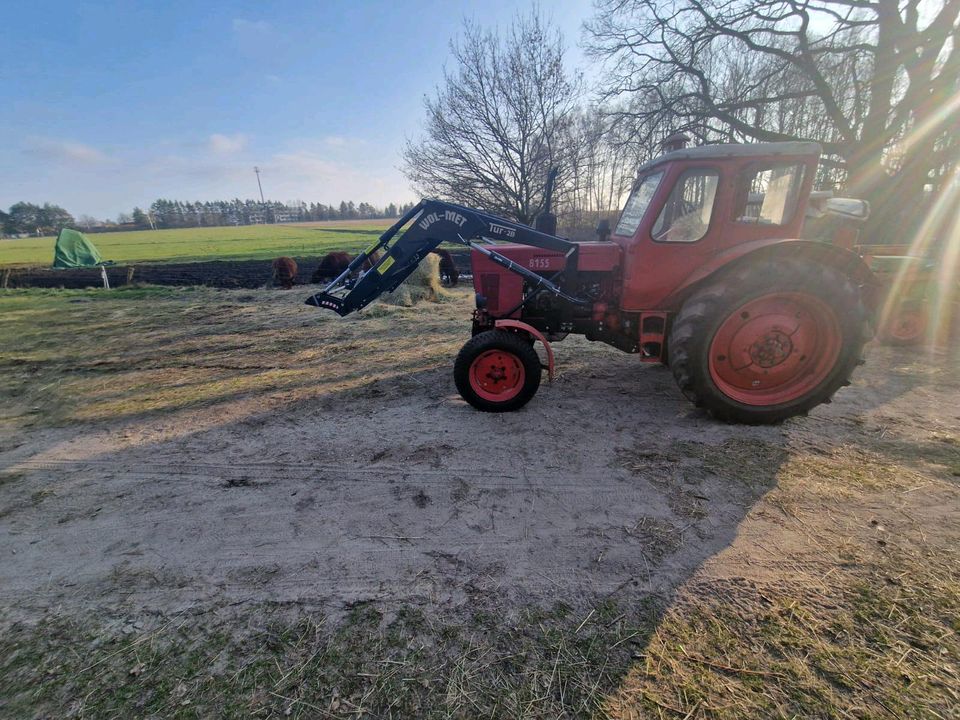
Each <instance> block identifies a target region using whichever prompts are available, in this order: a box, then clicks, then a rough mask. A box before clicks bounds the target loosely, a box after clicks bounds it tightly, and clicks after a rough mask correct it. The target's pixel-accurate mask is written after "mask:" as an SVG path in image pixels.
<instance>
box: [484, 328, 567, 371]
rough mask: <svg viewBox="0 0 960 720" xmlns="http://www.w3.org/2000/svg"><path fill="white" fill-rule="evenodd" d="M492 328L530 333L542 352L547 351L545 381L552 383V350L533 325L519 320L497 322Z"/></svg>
mask: <svg viewBox="0 0 960 720" xmlns="http://www.w3.org/2000/svg"><path fill="white" fill-rule="evenodd" d="M494 326H495V327H498V328H504V329H506V330H520V331H522V332H527V333H530V335H531V336H532V337H533V338H534V339H535V340H539V341H540V342H541V343H542V344H543V348H544V350H546V351H547V379H549V380H550V382H553V348H552V347H550V342H549V341H548V340H547V339H546V338H545V337H544V336H543V333H542V332H540V331H539V330H537V329H536V328H535V327H533V325H528V324H527V323H525V322H523V321H521V320H509V319H505V320H497V322H496V323H494Z"/></svg>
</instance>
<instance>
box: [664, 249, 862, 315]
mask: <svg viewBox="0 0 960 720" xmlns="http://www.w3.org/2000/svg"><path fill="white" fill-rule="evenodd" d="M781 258H782V259H788V258H789V259H796V258H802V259H805V260H810V261H812V262H815V263H817V264H819V265H827V266H830V267H833V268H836V269H837V270H839V271H840V272H842V273H844V274H845V275H847V276H849V277H851V278H852V279H853V280H854V282H856V283H857V285H859V286H860V287H861V289H862V290H863V293H864V298H863V299H864V303H865V304H866V305H867V307H868V308H870V309H871V310H872V309H874V308H875V307H876V303H877V299H878V294H877V279H876V276H875V275H874V274H873V272H871V270H870V268H869V267H867V264H866V263H865V262H864V261H863V258H861V257H860V256H859V255H858V254H857V253H855V252H853V251H851V250H847V249H846V248H841V247H837V246H836V245H829V244H827V243H822V242H818V241H816V240H791V239H786V240H775V241H773V242H771V241H770V240H759V241H757V242H751V243H744V244H742V245H738V246H736V247H733V248H730V249H728V250H725V251H723V252H720V253H717V254H716V255H715V256H713V257H712V258H711V259H710V260H709V261H708V262H706V263H704V264H703V265H702V266H700V267H699V268H697V270H696V271H695V272H694V273H692V274H691V275H690V276H688V277H687V279H686V280H685V281H684V283H683V285H682V286H681V287H680V288H679V289H678V290H677V291H675V292H674V293H673V294H672V295H671V296H670V298H668V301H667V303H668V305H669V306H670V307H679V306H680V305H681V304H682V302H683V301H684V300H685V299H686V298H687V297H688V296H689V295H691V294H692V293H693V292H694V291H696V290H697V289H699V287H700V286H702V285H703V284H704V283H705V282H707V281H709V280H711V279H712V278H714V277H715V276H716V275H718V274H721V273H724V272H726V271H727V270H731V269H733V268H734V267H740V265H741V264H743V263H750V262H758V261H770V260H777V259H781Z"/></svg>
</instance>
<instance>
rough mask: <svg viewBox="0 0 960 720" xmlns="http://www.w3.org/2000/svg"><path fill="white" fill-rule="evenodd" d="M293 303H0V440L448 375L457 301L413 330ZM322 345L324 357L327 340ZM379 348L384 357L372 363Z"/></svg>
mask: <svg viewBox="0 0 960 720" xmlns="http://www.w3.org/2000/svg"><path fill="white" fill-rule="evenodd" d="M302 295H303V293H297V292H295V291H291V292H287V293H283V294H280V293H279V292H278V291H249V292H236V291H218V290H213V289H207V288H197V289H173V288H122V289H119V290H112V291H103V290H85V291H79V290H78V291H59V292H57V291H6V292H4V293H3V294H0V371H2V373H0V399H2V400H3V403H2V405H0V429H2V428H4V427H6V428H7V429H10V430H15V429H27V428H36V427H44V426H51V425H64V424H68V423H73V422H78V421H84V422H108V421H114V420H121V419H124V418H132V417H135V416H148V415H151V414H158V413H170V412H173V411H177V410H183V409H187V408H208V409H212V408H216V407H217V406H224V405H228V404H230V403H234V402H238V401H243V400H246V401H252V400H257V399H259V401H262V402H264V403H265V404H269V403H270V402H271V401H272V400H277V401H279V400H281V399H282V400H284V401H290V400H299V399H307V398H311V397H313V398H316V397H320V396H322V395H325V394H329V393H332V392H337V391H349V390H350V389H351V388H356V387H359V386H360V385H362V384H366V383H368V382H369V381H370V380H371V379H378V378H380V379H386V378H390V377H394V376H396V375H397V374H398V373H404V374H410V373H415V372H418V371H421V370H426V369H430V368H433V367H438V366H440V365H442V364H447V363H449V358H450V357H451V356H452V355H453V354H455V353H456V350H457V348H458V347H459V345H460V344H462V342H463V338H462V335H461V333H460V332H459V331H460V328H459V327H458V326H456V325H455V324H453V323H451V322H450V320H451V319H453V318H454V317H459V316H461V315H463V314H464V311H463V309H462V307H461V304H462V303H463V302H466V301H467V298H468V293H467V291H465V290H457V291H454V292H453V293H452V295H451V297H452V298H453V299H454V300H455V301H456V302H453V303H447V304H441V305H438V306H437V312H436V313H433V314H432V316H431V317H428V318H425V319H424V321H423V322H422V323H421V324H420V325H419V326H418V334H417V335H413V334H410V333H408V332H404V331H400V330H398V329H397V326H396V322H395V320H396V318H394V316H395V315H396V316H397V317H402V316H403V314H404V313H407V312H410V311H409V310H407V309H405V308H401V307H391V306H389V305H385V304H381V303H377V304H374V305H372V306H371V307H370V308H368V309H367V310H365V311H363V312H361V313H359V314H357V315H354V316H352V317H351V318H348V319H347V320H345V321H336V320H334V319H332V318H330V317H329V316H326V315H325V314H323V313H321V312H319V311H317V310H316V309H315V308H310V307H308V306H306V305H303V302H302V301H303V297H302ZM334 337H335V338H336V344H335V345H331V344H330V341H331V340H332V339H333V338H334ZM385 345H389V346H390V347H391V353H390V354H385V353H383V352H381V350H382V348H383V347H384V346H385Z"/></svg>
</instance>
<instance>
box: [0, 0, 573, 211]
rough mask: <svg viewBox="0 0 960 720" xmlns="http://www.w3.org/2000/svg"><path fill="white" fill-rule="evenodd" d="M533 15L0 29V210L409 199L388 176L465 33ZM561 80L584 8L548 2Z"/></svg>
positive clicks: (490, 6) (412, 8)
mask: <svg viewBox="0 0 960 720" xmlns="http://www.w3.org/2000/svg"><path fill="white" fill-rule="evenodd" d="M530 7H531V4H530V0H483V1H482V2H467V1H465V0H446V1H444V0H408V1H404V0H394V1H381V2H374V1H373V0H369V1H363V0H354V1H353V2H349V1H347V0H343V1H339V0H336V1H335V0H326V1H320V0H314V1H313V2H307V1H306V0H285V1H284V2H277V3H265V2H262V1H260V2H216V1H207V2H202V3H198V2H195V1H190V2H184V1H181V0H165V1H161V0H155V1H154V2H142V3H131V2H128V1H124V2H77V1H76V0H70V1H69V2H45V1H43V0H31V1H30V2H18V3H11V4H10V5H8V7H7V10H6V11H5V14H4V25H3V28H2V29H0V37H2V43H0V208H3V209H6V208H8V207H9V206H10V205H11V204H13V203H15V202H18V201H21V200H23V201H27V202H34V203H43V202H51V203H56V204H58V205H61V206H63V207H64V208H66V209H67V210H68V211H69V212H71V213H73V214H74V215H75V216H79V215H91V216H94V217H97V218H108V219H115V218H116V216H117V214H118V213H121V212H127V213H129V212H130V211H131V210H132V208H133V207H134V206H139V207H141V208H145V207H147V206H149V204H150V203H151V202H152V201H153V200H155V199H157V198H169V199H179V200H218V199H230V198H233V197H240V198H255V197H257V196H258V190H257V184H256V176H255V175H254V172H253V167H254V166H255V165H256V166H259V167H260V169H261V171H262V172H261V180H262V182H263V190H264V194H265V195H266V197H267V199H274V200H279V201H282V202H286V201H296V200H302V201H305V202H322V203H325V204H339V202H340V201H341V200H353V201H354V202H357V203H359V202H369V203H372V204H374V205H378V206H382V205H385V204H387V203H389V202H397V203H401V202H406V201H412V200H415V199H416V198H415V195H414V193H413V191H412V190H411V188H410V186H409V183H408V182H407V181H406V179H405V178H404V177H403V174H402V173H401V171H400V165H401V153H402V150H403V146H404V144H405V141H406V139H407V138H414V139H415V138H416V137H417V136H418V135H419V133H420V128H421V123H422V120H423V117H424V113H423V97H424V95H425V94H430V93H432V91H433V89H434V88H435V87H436V85H437V84H438V83H439V82H440V81H441V80H442V73H443V67H444V64H448V65H449V42H450V40H451V39H452V38H453V37H455V36H456V35H457V34H458V33H459V32H460V30H461V28H462V24H463V21H464V19H470V20H474V21H477V22H479V23H481V24H482V25H483V26H485V27H497V26H499V27H501V28H505V27H507V26H508V25H509V23H510V21H511V19H512V18H513V17H514V16H515V15H516V13H517V12H527V11H529V9H530ZM540 11H541V13H543V14H545V15H547V16H548V17H550V18H552V20H553V21H554V23H555V24H556V25H557V26H558V27H559V28H560V30H561V31H562V32H563V34H564V36H565V40H566V44H567V47H568V58H569V61H570V64H571V67H575V66H579V65H582V64H585V63H584V60H583V53H582V51H581V50H580V49H579V48H578V43H579V41H580V30H581V26H582V23H583V22H584V21H585V20H587V19H589V17H590V16H591V14H592V6H591V2H590V0H553V1H552V2H551V1H547V0H544V1H543V2H541V4H540Z"/></svg>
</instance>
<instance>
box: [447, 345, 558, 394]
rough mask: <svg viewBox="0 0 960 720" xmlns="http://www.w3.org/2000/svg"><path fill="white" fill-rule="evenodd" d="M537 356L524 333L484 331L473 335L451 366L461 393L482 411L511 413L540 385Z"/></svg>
mask: <svg viewBox="0 0 960 720" xmlns="http://www.w3.org/2000/svg"><path fill="white" fill-rule="evenodd" d="M540 370H541V368H540V356H539V355H537V351H536V350H535V349H534V347H533V343H531V342H529V341H528V340H527V339H526V338H525V337H524V335H523V334H520V333H516V332H509V331H506V330H487V331H485V332H482V333H479V334H477V335H474V336H473V338H471V339H470V340H469V341H468V342H467V343H466V344H465V345H464V346H463V347H462V348H461V349H460V352H459V354H458V355H457V359H456V362H455V363H454V365H453V379H454V382H455V383H456V385H457V390H458V391H459V392H460V395H461V396H462V397H463V399H464V400H466V401H467V402H468V403H470V404H471V405H473V407H475V408H477V410H483V411H484V412H510V411H511V410H518V409H519V408H521V407H523V406H524V405H526V404H527V402H528V401H529V400H530V398H532V397H533V396H534V395H535V394H536V392H537V388H539V387H540Z"/></svg>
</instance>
